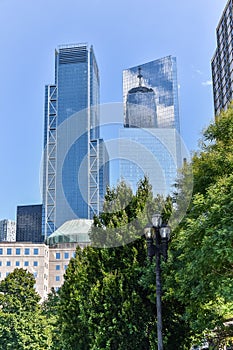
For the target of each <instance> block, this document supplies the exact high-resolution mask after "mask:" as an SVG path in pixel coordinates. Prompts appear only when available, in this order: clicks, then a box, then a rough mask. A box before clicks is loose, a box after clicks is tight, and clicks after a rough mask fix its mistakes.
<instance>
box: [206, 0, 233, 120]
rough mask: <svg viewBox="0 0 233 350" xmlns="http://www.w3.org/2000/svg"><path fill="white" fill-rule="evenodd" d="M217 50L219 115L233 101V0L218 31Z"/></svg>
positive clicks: (216, 107) (216, 103)
mask: <svg viewBox="0 0 233 350" xmlns="http://www.w3.org/2000/svg"><path fill="white" fill-rule="evenodd" d="M216 35H217V49H216V51H215V53H214V56H213V58H212V61H211V68H212V80H213V94H214V110H215V114H216V115H218V114H219V113H220V112H221V110H222V109H226V108H227V107H228V105H229V103H230V102H231V100H232V99H233V0H229V1H228V3H227V5H226V7H225V9H224V11H223V14H222V17H221V19H220V21H219V24H218V27H217V29H216Z"/></svg>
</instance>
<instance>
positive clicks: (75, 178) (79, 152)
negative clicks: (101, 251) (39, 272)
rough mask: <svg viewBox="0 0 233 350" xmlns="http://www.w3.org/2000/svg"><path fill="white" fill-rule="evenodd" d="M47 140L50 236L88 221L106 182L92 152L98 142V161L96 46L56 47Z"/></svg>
mask: <svg viewBox="0 0 233 350" xmlns="http://www.w3.org/2000/svg"><path fill="white" fill-rule="evenodd" d="M44 140H45V156H44V174H43V192H44V199H43V203H44V213H43V217H44V219H43V220H44V222H43V227H44V233H45V236H49V235H50V234H51V233H52V232H54V231H55V229H56V228H58V227H59V226H61V225H62V224H63V223H64V222H65V221H67V220H72V219H76V218H86V219H89V218H92V216H93V214H94V213H95V214H98V212H99V210H100V206H99V202H100V201H99V193H100V192H103V191H104V187H105V184H103V182H102V183H100V181H99V173H98V174H97V175H93V174H94V172H95V171H96V169H95V171H94V170H93V164H94V160H93V157H92V158H91V156H90V155H91V152H92V149H93V143H94V142H96V144H97V145H98V146H97V147H95V150H96V152H95V161H96V162H95V164H96V163H98V162H99V72H98V66H97V63H96V59H95V55H94V51H93V48H92V46H91V47H89V46H88V45H87V44H77V45H67V46H61V47H59V49H58V50H56V51H55V84H54V85H49V86H47V87H46V92H45V134H44ZM98 164H99V163H98ZM98 171H99V170H97V172H98ZM93 178H94V179H95V181H94V184H93Z"/></svg>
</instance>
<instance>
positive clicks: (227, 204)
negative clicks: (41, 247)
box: [0, 107, 233, 350]
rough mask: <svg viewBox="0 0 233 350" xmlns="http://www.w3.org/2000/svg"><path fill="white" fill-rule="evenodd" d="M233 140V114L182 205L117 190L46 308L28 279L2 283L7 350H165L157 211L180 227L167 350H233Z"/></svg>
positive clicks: (184, 177)
mask: <svg viewBox="0 0 233 350" xmlns="http://www.w3.org/2000/svg"><path fill="white" fill-rule="evenodd" d="M232 140H233V109H232V107H230V108H229V110H228V111H226V112H223V113H222V114H221V115H220V116H219V117H218V118H216V120H215V122H214V123H212V124H211V125H210V126H209V127H208V128H207V129H206V131H205V132H204V134H203V140H202V144H201V150H200V151H199V152H197V153H196V154H194V156H193V159H192V162H191V167H190V164H187V163H185V164H184V167H183V169H182V171H181V173H180V177H179V178H178V179H177V183H176V185H175V188H174V196H173V197H172V198H167V199H166V200H164V199H163V198H161V197H159V196H158V197H157V198H155V199H153V196H152V192H151V186H150V185H149V182H148V179H147V178H145V179H144V180H142V181H141V182H140V183H139V185H138V190H137V193H136V194H135V195H134V194H133V193H132V191H131V190H130V189H129V188H128V187H127V186H126V184H125V183H124V182H121V183H119V185H118V186H117V187H116V188H113V189H110V188H108V190H107V193H106V197H105V203H104V212H103V213H102V214H101V215H100V216H99V217H95V218H94V224H95V227H94V228H93V230H92V232H91V240H92V246H89V247H87V248H85V249H83V250H82V249H80V248H77V251H76V257H75V258H72V259H71V260H70V263H69V266H68V268H67V270H66V273H65V282H64V284H63V286H62V287H61V288H60V290H59V292H58V293H55V292H54V291H52V292H51V294H50V295H49V297H48V300H47V301H46V302H44V303H43V305H40V304H39V296H38V295H37V293H36V292H35V290H34V283H35V281H34V277H33V275H31V274H29V273H28V272H26V271H24V270H22V269H18V270H15V271H14V272H13V273H12V274H9V275H8V276H7V277H6V279H5V280H3V281H2V282H0V307H1V309H0V348H2V349H6V350H8V349H16V350H21V349H22V350H23V349H28V350H29V349H51V350H77V349H78V350H123V349H124V350H130V349H137V350H147V349H148V350H149V349H150V350H153V349H157V344H156V342H157V340H156V336H157V335H156V287H155V265H154V262H153V263H152V264H150V262H149V261H148V258H147V247H146V243H145V239H144V237H143V235H142V234H143V228H144V227H145V225H146V224H147V222H148V220H149V219H150V218H151V216H152V213H153V212H155V211H160V212H161V213H162V215H163V219H164V220H165V221H166V222H167V221H169V220H171V218H170V215H171V213H172V218H173V219H172V223H173V232H172V237H171V242H170V245H169V256H168V261H167V262H166V263H164V262H163V263H162V285H163V295H162V310H163V333H164V343H165V346H164V347H165V348H166V350H174V349H176V350H179V349H180V350H188V349H190V346H191V344H195V343H196V344H197V343H198V342H201V341H202V339H203V338H207V339H208V340H209V342H210V343H211V344H212V349H219V348H220V346H221V344H223V343H225V344H227V343H230V342H231V341H232V339H233V329H232V326H231V325H230V323H229V320H232V319H233V301H232V294H233V278H232V277H233V273H232V267H233V217H232V213H233V171H232V170H233V142H232ZM191 168H192V171H191ZM192 185H194V187H193V196H192V199H191V201H190V203H189V205H188V206H187V198H189V195H190V190H191V189H192ZM174 204H175V205H174ZM172 207H173V208H175V209H176V212H175V214H174V210H173V212H172ZM184 211H186V214H185V216H184V217H183V214H184ZM182 217H183V219H182ZM181 219H182V221H181V222H180V220H181Z"/></svg>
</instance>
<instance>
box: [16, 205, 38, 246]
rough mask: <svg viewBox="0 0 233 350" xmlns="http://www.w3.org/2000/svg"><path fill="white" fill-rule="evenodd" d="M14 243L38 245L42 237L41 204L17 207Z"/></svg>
mask: <svg viewBox="0 0 233 350" xmlns="http://www.w3.org/2000/svg"><path fill="white" fill-rule="evenodd" d="M16 241H17V242H33V243H39V242H43V241H44V237H43V235H42V204H35V205H19V206H17V220H16Z"/></svg>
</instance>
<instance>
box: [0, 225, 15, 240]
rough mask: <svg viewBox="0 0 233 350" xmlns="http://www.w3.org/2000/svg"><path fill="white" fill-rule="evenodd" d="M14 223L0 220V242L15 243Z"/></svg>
mask: <svg viewBox="0 0 233 350" xmlns="http://www.w3.org/2000/svg"><path fill="white" fill-rule="evenodd" d="M15 240H16V222H15V221H13V220H8V219H3V220H0V242H15Z"/></svg>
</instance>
